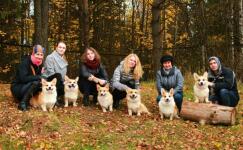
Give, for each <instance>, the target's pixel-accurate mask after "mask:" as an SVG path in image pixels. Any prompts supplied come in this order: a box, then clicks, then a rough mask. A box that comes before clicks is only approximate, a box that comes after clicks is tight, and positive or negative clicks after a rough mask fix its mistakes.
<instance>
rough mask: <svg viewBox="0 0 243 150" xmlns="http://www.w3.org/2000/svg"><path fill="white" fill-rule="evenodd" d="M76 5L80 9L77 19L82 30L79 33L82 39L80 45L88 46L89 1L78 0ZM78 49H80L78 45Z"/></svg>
mask: <svg viewBox="0 0 243 150" xmlns="http://www.w3.org/2000/svg"><path fill="white" fill-rule="evenodd" d="M78 6H79V11H80V17H79V20H81V21H80V23H82V29H83V30H82V31H81V33H80V37H81V39H83V42H82V43H83V45H82V47H84V48H86V47H89V2H88V0H78ZM80 49H82V48H81V47H80Z"/></svg>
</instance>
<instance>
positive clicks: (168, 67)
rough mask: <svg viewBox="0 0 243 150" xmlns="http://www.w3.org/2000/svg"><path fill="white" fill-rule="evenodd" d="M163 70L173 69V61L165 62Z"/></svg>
mask: <svg viewBox="0 0 243 150" xmlns="http://www.w3.org/2000/svg"><path fill="white" fill-rule="evenodd" d="M163 68H164V69H165V70H169V69H171V68H172V64H171V61H165V62H163Z"/></svg>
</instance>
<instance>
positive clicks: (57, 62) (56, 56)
mask: <svg viewBox="0 0 243 150" xmlns="http://www.w3.org/2000/svg"><path fill="white" fill-rule="evenodd" d="M65 52H66V44H65V43H64V42H58V43H57V46H56V50H55V51H53V52H52V53H51V54H50V55H48V56H47V57H46V61H45V65H44V66H45V70H44V73H43V76H44V77H45V78H46V79H47V81H51V80H52V79H54V78H56V79H57V84H56V86H57V97H58V98H57V103H56V105H57V106H60V104H64V100H62V99H61V96H63V95H64V84H63V83H64V78H65V75H66V74H67V66H68V63H67V60H66V57H65Z"/></svg>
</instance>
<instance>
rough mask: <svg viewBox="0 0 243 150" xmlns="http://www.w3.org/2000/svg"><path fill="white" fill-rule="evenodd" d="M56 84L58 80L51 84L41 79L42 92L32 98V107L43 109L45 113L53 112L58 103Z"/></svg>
mask: <svg viewBox="0 0 243 150" xmlns="http://www.w3.org/2000/svg"><path fill="white" fill-rule="evenodd" d="M56 83H57V79H56V78H54V79H53V80H52V81H50V82H47V81H46V80H45V79H41V84H42V91H41V92H40V93H38V94H37V95H35V96H33V97H32V98H31V100H30V105H32V106H33V107H41V109H42V110H43V111H47V109H48V110H49V111H53V107H54V105H55V103H56V101H57V90H56Z"/></svg>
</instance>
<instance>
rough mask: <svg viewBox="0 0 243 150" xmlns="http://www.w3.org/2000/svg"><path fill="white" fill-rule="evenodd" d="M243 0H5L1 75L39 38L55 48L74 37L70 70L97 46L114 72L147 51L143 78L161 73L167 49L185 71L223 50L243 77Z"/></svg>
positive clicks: (5, 78)
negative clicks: (86, 51)
mask: <svg viewBox="0 0 243 150" xmlns="http://www.w3.org/2000/svg"><path fill="white" fill-rule="evenodd" d="M242 3H243V2H242V0H108V1H103V0H34V1H33V0H4V1H0V9H1V11H0V55H1V56H3V57H1V59H0V62H1V63H0V82H3V83H9V82H10V81H11V80H12V78H13V76H14V71H15V68H16V65H17V64H18V63H19V61H20V60H21V58H22V57H23V55H25V54H28V53H30V52H31V49H32V46H33V44H36V43H39V44H41V45H43V46H44V47H45V48H46V49H47V53H48V54H49V53H51V52H52V51H53V50H54V49H55V43H56V42H58V41H64V42H65V43H66V44H67V53H66V55H67V60H68V62H69V69H68V74H69V75H70V76H73V77H74V76H76V75H77V74H78V69H79V64H80V56H81V55H82V53H83V51H84V48H85V47H87V46H92V47H94V48H95V49H97V50H98V52H99V53H100V54H101V56H102V61H103V63H104V65H105V66H106V68H107V71H108V73H109V76H110V77H111V76H112V73H113V70H114V68H115V67H116V66H117V65H118V64H119V61H121V60H122V59H123V58H124V57H125V56H126V55H128V54H129V53H131V52H134V53H136V54H138V56H139V57H140V58H141V61H142V65H143V69H144V70H145V74H144V76H143V79H144V80H148V79H154V75H155V72H156V70H157V69H158V68H159V66H160V63H159V59H160V57H161V55H163V54H164V53H170V54H172V55H173V56H174V57H175V60H176V61H175V62H176V65H177V66H178V67H179V68H180V69H181V70H182V73H183V74H186V73H193V72H199V73H200V72H204V71H205V70H207V59H208V57H210V56H212V55H216V56H219V57H220V58H221V59H222V62H223V64H224V65H226V66H228V67H231V68H232V69H233V70H234V71H235V72H236V74H237V79H239V80H242V78H243V75H242V74H243V62H242V61H241V60H242V59H243V18H242V12H243V10H242V9H243V6H242Z"/></svg>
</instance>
